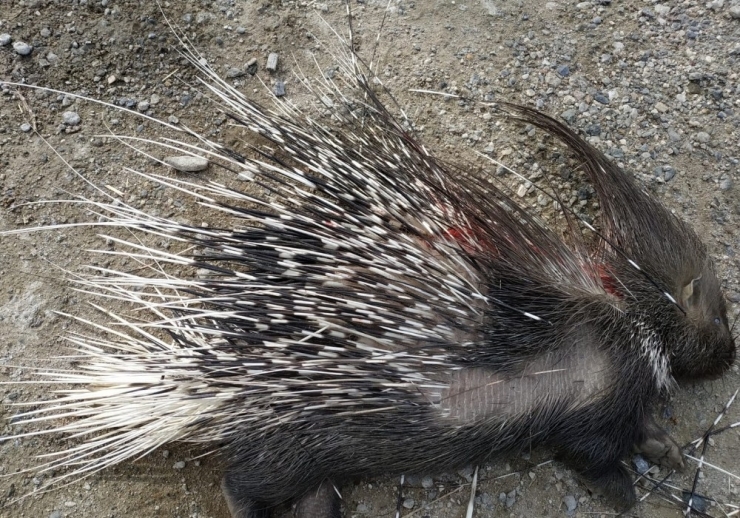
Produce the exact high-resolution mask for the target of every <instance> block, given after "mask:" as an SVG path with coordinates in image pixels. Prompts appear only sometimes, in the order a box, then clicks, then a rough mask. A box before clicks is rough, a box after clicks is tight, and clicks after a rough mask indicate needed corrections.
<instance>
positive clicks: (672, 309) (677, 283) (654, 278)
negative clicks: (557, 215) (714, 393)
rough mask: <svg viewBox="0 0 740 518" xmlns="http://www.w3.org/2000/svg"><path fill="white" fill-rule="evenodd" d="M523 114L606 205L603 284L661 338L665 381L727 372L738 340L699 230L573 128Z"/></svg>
mask: <svg viewBox="0 0 740 518" xmlns="http://www.w3.org/2000/svg"><path fill="white" fill-rule="evenodd" d="M524 111H526V115H525V117H526V118H527V119H528V120H529V121H530V122H532V123H534V124H536V125H537V126H539V127H541V128H543V129H545V130H546V131H548V132H549V133H550V134H552V135H554V136H556V137H558V138H559V139H561V140H563V141H564V142H565V143H566V144H568V146H569V147H570V148H571V149H572V150H573V151H574V152H575V154H576V155H577V157H578V159H580V160H581V161H582V163H583V166H584V169H585V170H586V172H587V174H588V176H589V178H590V180H591V181H592V182H593V185H594V187H595V189H596V191H597V194H598V198H599V201H600V203H601V209H602V223H601V224H602V233H603V236H604V239H603V240H602V241H601V250H600V254H603V257H604V261H605V265H604V266H605V268H606V269H609V270H611V273H607V274H606V276H605V278H606V283H607V284H611V283H614V284H613V285H611V286H610V291H613V292H614V293H615V294H616V296H617V297H618V298H622V299H624V300H625V307H626V308H628V311H630V312H632V313H633V314H634V315H635V318H636V319H638V321H639V323H640V324H641V325H646V326H648V327H650V328H651V330H652V331H653V332H654V333H656V335H657V339H658V340H657V342H658V343H659V344H660V347H663V348H664V353H665V355H666V358H667V361H668V368H669V370H670V372H667V373H666V375H667V376H671V377H673V378H675V379H677V380H700V379H711V378H716V377H718V376H720V375H721V374H722V373H724V372H725V371H726V370H727V369H728V368H729V367H730V365H731V364H732V362H733V361H734V359H735V342H734V340H733V337H732V333H731V331H730V326H729V322H728V318H727V308H726V305H725V299H724V295H723V293H722V289H721V286H720V282H719V279H718V278H717V274H716V272H715V269H714V264H713V262H712V260H711V258H710V257H709V255H708V253H707V250H706V247H705V246H704V244H703V243H702V242H701V240H700V239H699V237H698V236H697V234H696V233H695V231H694V230H693V229H692V228H691V227H690V226H689V225H687V224H685V223H684V222H683V221H682V220H680V219H678V218H677V217H675V216H674V215H673V214H671V213H670V212H669V211H668V210H667V209H666V208H665V207H663V206H662V205H661V204H660V203H658V202H657V201H655V200H654V199H653V198H652V197H651V196H649V195H648V194H647V193H645V192H644V191H643V190H642V189H641V188H640V187H638V186H637V184H636V183H635V181H634V180H632V178H631V177H630V176H628V175H627V174H625V173H624V172H623V171H621V170H620V169H619V168H618V167H617V166H616V165H614V164H613V163H611V161H609V160H608V159H607V158H606V157H605V156H604V155H603V154H602V153H601V152H599V151H598V150H596V149H595V148H593V147H592V146H590V145H589V144H588V143H586V142H585V141H583V140H582V139H580V138H579V137H577V136H576V135H575V134H574V133H573V132H572V131H571V130H569V129H568V128H566V127H564V126H562V125H561V124H558V123H556V122H555V121H553V120H552V119H550V118H548V117H545V116H542V115H541V114H537V113H536V112H533V111H530V110H527V109H524ZM620 252H621V253H620ZM635 265H637V267H639V270H637V269H636V267H635ZM615 281H616V282H615ZM619 284H622V285H623V286H624V289H622V288H621V287H620V286H619Z"/></svg>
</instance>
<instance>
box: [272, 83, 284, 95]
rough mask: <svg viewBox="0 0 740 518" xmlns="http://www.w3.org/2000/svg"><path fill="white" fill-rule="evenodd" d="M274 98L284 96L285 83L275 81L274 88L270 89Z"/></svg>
mask: <svg viewBox="0 0 740 518" xmlns="http://www.w3.org/2000/svg"><path fill="white" fill-rule="evenodd" d="M272 91H273V93H274V94H275V97H282V96H284V95H285V83H284V82H282V81H276V82H275V86H274V87H273V89H272Z"/></svg>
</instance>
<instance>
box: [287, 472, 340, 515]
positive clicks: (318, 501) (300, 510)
mask: <svg viewBox="0 0 740 518" xmlns="http://www.w3.org/2000/svg"><path fill="white" fill-rule="evenodd" d="M295 516H296V518H341V516H342V515H341V513H340V509H339V495H338V494H337V491H336V489H335V487H334V484H332V482H331V481H330V480H324V481H323V482H322V483H321V484H319V486H318V487H317V488H314V489H311V490H310V491H307V492H306V493H305V494H304V495H303V496H302V497H301V498H300V500H298V502H297V503H296V506H295Z"/></svg>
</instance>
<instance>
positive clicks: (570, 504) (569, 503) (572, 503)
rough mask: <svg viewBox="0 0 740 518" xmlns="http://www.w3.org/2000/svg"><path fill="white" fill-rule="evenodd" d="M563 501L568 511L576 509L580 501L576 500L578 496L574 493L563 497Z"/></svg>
mask: <svg viewBox="0 0 740 518" xmlns="http://www.w3.org/2000/svg"><path fill="white" fill-rule="evenodd" d="M563 503H564V504H565V508H566V509H567V510H568V511H575V510H576V507H578V501H576V497H574V496H573V495H565V496H564V497H563Z"/></svg>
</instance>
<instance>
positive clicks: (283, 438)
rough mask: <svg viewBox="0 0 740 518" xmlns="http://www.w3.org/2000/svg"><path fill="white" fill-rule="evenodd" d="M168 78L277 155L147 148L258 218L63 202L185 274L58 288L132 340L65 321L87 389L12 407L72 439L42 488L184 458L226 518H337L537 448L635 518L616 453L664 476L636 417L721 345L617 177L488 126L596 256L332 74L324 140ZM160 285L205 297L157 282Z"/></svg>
mask: <svg viewBox="0 0 740 518" xmlns="http://www.w3.org/2000/svg"><path fill="white" fill-rule="evenodd" d="M187 52H188V56H189V58H190V61H191V62H192V63H193V64H194V65H195V66H196V67H198V68H199V69H200V71H201V73H202V74H203V75H204V77H205V79H204V80H203V82H202V85H203V87H204V88H205V89H206V90H207V91H208V93H209V94H210V95H211V96H212V97H214V98H215V99H216V100H217V102H218V103H219V104H220V105H221V106H222V107H223V108H224V111H225V113H226V114H227V115H228V117H229V118H230V119H231V120H232V122H233V123H234V124H235V125H237V126H239V127H243V128H246V129H248V130H250V131H252V132H254V133H256V134H257V135H259V137H261V138H264V139H266V140H267V141H269V142H270V143H271V144H272V146H273V148H274V149H275V150H276V151H274V152H269V151H265V150H264V148H255V149H254V150H253V151H255V152H257V153H258V155H259V156H258V158H254V159H250V158H246V157H243V156H241V155H239V154H237V153H235V152H233V151H231V150H229V149H227V148H226V147H224V146H222V145H219V144H217V143H214V142H211V141H209V140H208V139H206V138H205V137H203V136H200V135H198V134H197V133H194V132H189V134H190V135H191V136H194V137H196V138H197V139H198V140H199V142H200V146H197V147H194V146H191V145H188V144H186V143H184V142H176V141H170V140H165V141H163V142H161V143H160V144H159V145H161V146H163V147H164V148H169V147H177V148H180V149H182V150H183V151H184V152H186V153H192V154H197V155H205V156H207V157H209V158H210V159H211V160H215V161H216V162H217V163H218V164H220V165H221V166H223V167H225V168H227V169H228V170H230V171H233V172H234V173H235V175H236V174H239V175H240V176H241V177H242V178H251V181H252V182H253V184H254V185H256V186H258V187H259V188H260V189H262V191H261V192H263V193H264V194H262V195H255V194H250V193H247V192H243V191H240V190H236V189H232V188H229V187H226V186H224V185H220V184H217V183H213V182H209V183H206V182H203V183H200V182H197V183H196V182H188V181H185V180H182V179H178V178H169V177H165V176H160V175H151V174H145V173H138V174H141V175H142V176H143V177H145V178H147V179H149V180H151V181H153V182H156V183H159V184H160V185H162V186H165V187H168V188H172V189H177V190H180V191H182V192H185V193H187V194H189V195H192V196H193V197H195V198H196V199H197V200H198V201H199V203H200V204H201V206H202V207H203V209H204V210H208V211H212V212H213V214H221V215H226V216H229V217H230V218H232V220H236V221H239V222H240V224H237V225H233V227H232V226H229V227H218V226H210V227H208V228H203V227H201V226H193V225H189V224H185V223H182V222H178V221H173V220H169V219H167V218H164V217H159V216H155V215H153V214H149V213H146V212H144V211H141V210H139V209H136V208H134V207H133V206H131V205H127V204H126V203H123V202H121V201H120V200H117V199H111V201H110V202H96V201H88V200H85V201H84V204H86V205H88V206H89V207H91V208H93V209H94V210H95V211H96V212H98V213H100V214H101V215H103V216H104V217H105V220H104V221H102V222H97V223H91V225H95V226H99V227H101V228H105V227H107V226H109V227H113V228H124V229H127V230H137V231H139V232H142V233H144V234H149V235H155V236H161V237H166V238H169V239H171V240H172V241H174V242H177V243H181V244H182V245H183V246H184V247H186V248H187V250H188V251H187V253H178V252H171V251H169V250H167V249H164V248H153V247H148V246H145V245H143V244H141V243H140V241H138V240H136V239H133V238H132V239H130V240H127V239H122V238H119V237H116V236H113V235H111V236H105V237H106V239H109V240H110V241H111V242H112V243H114V244H115V247H116V250H115V251H113V252H107V251H101V253H103V254H105V253H113V254H118V255H123V256H125V257H128V258H130V259H133V260H135V261H137V262H139V263H141V264H142V265H145V266H146V268H145V269H143V270H142V271H141V272H140V273H132V272H126V271H117V270H115V269H108V268H103V267H96V268H94V270H96V271H97V274H93V275H91V276H90V277H88V278H85V279H81V280H78V281H77V282H78V284H79V285H80V287H81V289H83V290H87V291H92V292H95V293H97V294H99V295H100V296H102V297H103V298H108V299H112V300H114V301H119V302H121V301H122V302H126V303H128V304H130V305H133V307H135V308H137V314H138V315H139V316H141V315H148V318H145V319H144V320H131V319H127V318H125V317H123V316H119V315H117V314H116V313H114V312H113V311H112V310H108V309H105V310H104V311H105V313H106V314H107V315H108V316H109V318H110V320H111V322H112V323H110V324H99V323H96V322H93V321H90V320H86V319H83V318H81V317H72V318H76V319H78V320H80V321H82V322H85V323H87V324H89V326H90V328H91V331H92V333H91V334H90V335H84V336H83V335H72V336H70V337H69V339H70V341H71V343H72V344H73V346H74V348H75V349H76V350H77V351H78V353H79V354H80V355H81V356H82V357H84V358H85V359H86V363H83V364H82V365H80V366H79V367H78V369H77V370H76V371H71V372H69V371H68V372H52V373H48V375H49V376H50V377H51V380H52V381H53V382H60V381H64V382H69V383H70V384H73V385H76V386H81V387H82V389H80V388H75V389H72V390H69V391H62V392H61V394H62V395H61V396H60V397H58V398H56V399H52V400H49V401H44V402H40V403H39V402H36V403H33V404H40V405H41V407H40V408H38V409H36V410H31V411H29V412H26V413H24V414H22V415H21V422H22V423H35V422H38V421H47V420H51V421H53V422H55V423H59V424H58V425H55V427H54V428H53V429H50V430H43V431H41V432H38V433H51V432H61V433H67V434H69V435H71V436H73V437H82V438H84V439H83V441H82V442H81V443H80V444H79V445H77V446H74V447H72V448H70V449H68V450H65V451H61V452H57V453H55V454H52V455H51V457H50V459H51V460H49V461H47V462H46V463H45V464H43V465H42V466H41V468H42V469H43V470H46V471H50V470H56V469H58V468H62V467H67V468H69V470H68V471H67V472H65V473H64V474H63V475H61V476H59V480H65V479H78V478H81V477H84V476H88V475H90V474H93V473H96V472H98V471H100V470H102V469H104V468H106V467H109V466H111V465H114V464H117V463H119V462H122V461H124V460H126V459H131V458H137V457H140V456H142V455H144V454H146V453H149V452H151V451H152V450H154V449H156V448H158V447H160V446H163V445H165V444H168V443H170V442H174V441H183V442H190V443H198V444H201V445H202V446H203V447H204V448H205V449H206V450H208V449H211V450H217V451H219V452H220V453H221V454H222V455H223V458H224V462H225V465H226V468H225V475H224V482H223V491H224V494H225V496H226V500H227V502H228V505H229V508H230V510H231V513H232V515H233V516H234V517H235V518H256V517H259V516H266V515H267V514H268V513H269V511H270V510H271V509H272V508H274V507H275V506H277V505H278V504H281V503H283V502H285V501H288V500H294V501H296V502H297V504H296V505H297V507H296V512H297V514H298V516H303V517H333V516H338V514H339V500H338V496H337V492H336V491H335V486H336V485H337V483H338V481H344V480H346V479H351V478H354V477H358V476H369V475H374V474H387V473H411V472H415V473H419V472H422V473H424V472H438V471H440V470H447V469H454V468H456V467H461V466H465V465H469V464H480V463H483V462H485V461H486V460H488V459H491V458H493V457H495V456H502V455H507V454H511V453H513V452H517V451H520V450H522V449H526V448H530V447H533V446H536V445H539V444H544V445H548V446H550V447H552V448H554V449H555V450H556V451H557V452H558V455H559V457H560V458H561V459H562V460H563V461H564V462H565V463H566V464H567V465H568V466H570V467H571V468H573V469H574V470H575V471H577V472H578V473H579V474H580V475H581V476H582V477H583V478H584V479H585V480H586V481H587V482H588V483H589V484H590V485H591V486H593V487H596V488H598V489H600V490H601V491H602V492H603V493H604V494H605V496H606V497H607V498H609V500H610V502H611V503H612V504H613V505H614V506H615V507H617V508H618V509H627V508H629V507H631V506H632V505H633V504H634V502H635V491H634V489H633V487H632V478H631V476H630V475H629V474H628V473H627V472H626V470H625V469H624V468H623V467H622V466H621V464H620V461H621V459H623V458H624V457H625V456H626V455H627V454H629V453H630V452H631V451H632V449H633V448H637V449H638V450H640V451H642V452H643V453H644V454H645V455H647V456H648V457H650V458H651V459H653V460H656V461H661V462H662V463H664V464H666V465H668V466H671V467H676V466H680V465H681V464H682V460H681V453H680V450H679V449H678V447H677V446H676V444H675V443H674V442H673V441H672V439H671V438H670V437H668V436H667V435H666V434H665V432H664V431H663V430H661V429H660V428H659V427H658V426H657V424H656V423H655V422H654V420H653V418H652V417H651V410H652V406H653V404H654V402H655V400H656V398H657V396H658V395H659V394H660V393H661V392H663V391H665V390H668V389H670V388H671V387H672V386H673V385H674V382H675V380H681V379H700V378H705V377H716V376H719V375H721V374H722V373H723V372H724V371H726V370H727V369H728V368H729V366H730V365H731V363H732V362H733V361H734V357H735V344H734V340H733V337H732V335H731V333H730V330H729V326H728V322H727V314H726V313H727V312H726V308H725V304H724V299H723V296H722V293H721V290H720V285H719V281H718V280H717V277H716V274H715V272H714V268H713V266H712V262H711V259H710V258H709V256H708V254H707V252H706V249H705V248H704V246H703V245H702V243H701V241H700V240H699V238H698V237H697V236H696V234H695V233H694V232H693V230H691V229H690V228H689V227H688V226H687V225H685V224H684V223H682V222H681V221H680V220H678V219H677V218H676V217H674V216H673V215H671V214H670V213H669V212H668V211H667V210H666V209H665V208H664V207H663V206H662V205H660V204H659V203H658V202H657V201H655V200H653V199H652V198H651V197H650V195H649V194H647V193H646V192H645V191H644V190H642V189H640V188H639V187H638V186H637V185H636V184H635V182H634V181H633V180H632V179H631V177H629V176H628V175H626V174H625V173H624V172H623V171H621V170H620V169H619V168H617V167H616V166H615V165H614V164H612V163H611V162H610V161H609V160H608V159H606V158H605V157H604V155H602V154H601V153H600V152H599V151H597V150H596V149H594V148H593V147H592V146H590V145H589V144H588V143H586V142H585V141H583V140H582V139H581V138H580V137H578V136H577V134H576V133H575V132H574V131H572V130H570V129H568V128H567V127H565V126H564V125H562V124H561V123H559V122H558V121H556V120H555V119H552V118H550V117H548V116H546V115H544V114H541V113H539V112H536V111H534V110H532V109H529V108H526V107H520V106H513V105H502V108H503V110H504V111H508V112H513V115H514V116H515V117H516V118H520V119H522V120H524V121H526V122H528V123H530V124H533V125H534V126H537V127H539V128H541V129H542V130H544V131H546V132H548V133H550V134H552V135H554V136H555V137H557V138H558V139H560V140H562V141H563V142H564V143H565V144H566V145H567V146H568V148H569V149H570V150H571V151H572V153H573V154H574V155H575V157H576V159H577V160H578V161H579V162H581V163H582V164H583V169H584V170H585V171H586V173H587V175H588V178H589V179H590V181H591V182H592V184H593V185H594V187H595V189H596V193H597V195H598V198H599V202H600V205H601V207H602V220H601V224H600V230H599V233H600V234H601V235H602V237H603V239H601V240H600V241H599V244H598V245H597V246H588V245H587V244H586V241H585V240H584V239H581V238H580V236H578V235H573V236H570V239H569V240H567V241H566V240H563V239H561V238H560V237H559V236H558V235H557V234H556V233H555V232H553V231H552V230H550V229H549V228H547V227H546V226H545V225H544V224H543V223H542V222H541V221H539V220H538V219H537V218H535V217H533V216H532V215H530V214H529V213H528V212H527V211H526V209H525V208H523V207H521V206H519V205H518V204H517V203H516V202H515V201H514V200H513V199H512V198H510V197H509V196H508V195H507V194H506V193H505V192H504V191H502V190H501V189H499V188H497V187H495V185H493V184H492V183H490V182H489V181H487V180H486V178H484V177H483V176H480V175H477V174H467V173H462V172H461V171H458V170H455V169H452V168H450V167H448V166H447V165H446V164H444V163H442V162H441V161H439V160H437V159H436V158H435V157H434V156H433V154H431V153H430V152H428V151H427V150H426V148H424V147H423V145H422V144H421V143H420V142H419V141H418V139H417V138H416V136H415V135H414V134H412V133H411V132H410V131H408V130H407V129H405V127H404V125H403V123H401V122H399V121H398V120H397V119H395V118H394V117H393V116H392V114H391V113H390V112H389V111H388V110H387V109H386V107H385V106H384V105H383V103H382V102H381V101H380V99H379V98H378V97H377V95H376V94H375V91H374V90H373V88H372V87H371V86H370V84H369V82H368V79H367V77H366V74H365V73H363V70H365V69H363V68H362V63H361V62H359V61H357V60H356V59H355V55H354V54H353V53H351V58H350V59H349V60H347V61H345V62H344V63H343V77H347V78H350V81H352V82H354V89H355V90H354V92H353V93H354V95H353V96H352V97H350V96H349V95H350V94H346V95H344V96H342V97H341V99H342V101H343V103H344V105H345V108H347V109H346V110H344V111H342V110H337V112H336V116H337V117H338V118H340V119H341V121H340V126H337V127H336V128H335V127H327V126H324V125H322V124H321V123H319V122H317V121H315V120H312V119H310V118H308V117H306V116H304V115H302V114H301V113H299V112H298V111H296V110H295V109H293V108H292V107H290V106H289V105H287V104H283V103H278V104H277V105H276V106H277V109H276V110H275V111H269V110H266V109H264V108H262V107H260V106H258V105H256V104H255V103H253V102H251V101H249V100H248V99H247V98H246V97H245V96H244V95H243V94H241V93H240V92H239V91H237V90H236V89H235V88H233V87H232V86H230V85H229V84H228V83H227V82H226V81H224V80H222V79H220V78H219V77H218V76H217V75H216V74H215V73H214V72H213V71H211V70H210V69H209V68H208V67H207V65H205V64H204V62H203V61H201V60H199V59H198V56H196V55H194V54H192V53H191V52H190V51H187ZM350 52H351V51H350ZM326 88H328V89H331V90H332V91H333V92H334V93H340V89H339V88H338V87H337V85H336V83H334V82H332V81H331V80H329V79H327V83H326ZM502 116H503V115H502ZM163 124H165V125H166V126H169V125H167V124H166V123H163ZM170 127H171V126H170ZM171 128H172V129H176V130H178V131H179V130H180V129H179V128H173V127H171ZM340 128H341V129H340ZM119 138H121V139H123V140H125V137H119ZM130 142H132V143H133V144H134V145H135V144H136V142H137V139H130ZM23 231H27V230H23ZM191 249H192V250H191ZM178 266H186V267H192V268H194V269H197V270H198V271H199V272H208V273H207V274H203V275H198V276H193V277H178V276H176V275H173V274H172V273H170V272H172V271H174V269H175V267H178ZM101 309H102V308H101ZM68 418H69V419H68ZM31 433H36V432H31Z"/></svg>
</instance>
